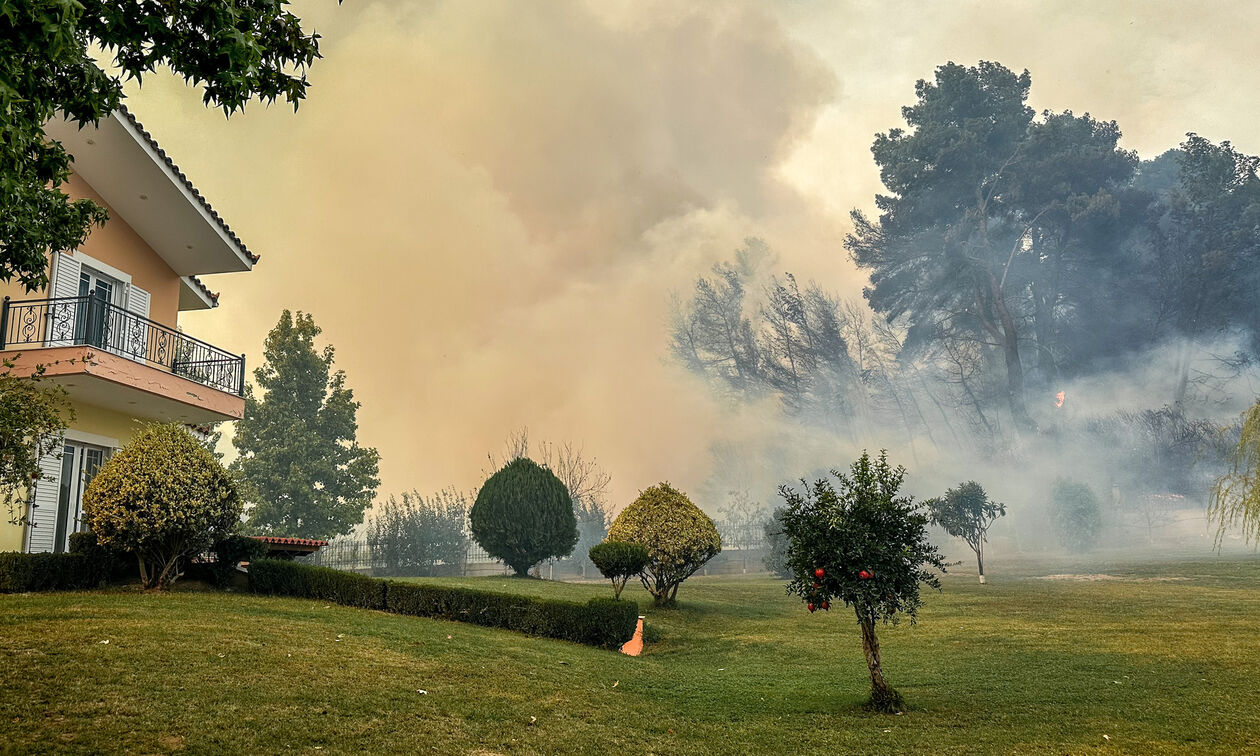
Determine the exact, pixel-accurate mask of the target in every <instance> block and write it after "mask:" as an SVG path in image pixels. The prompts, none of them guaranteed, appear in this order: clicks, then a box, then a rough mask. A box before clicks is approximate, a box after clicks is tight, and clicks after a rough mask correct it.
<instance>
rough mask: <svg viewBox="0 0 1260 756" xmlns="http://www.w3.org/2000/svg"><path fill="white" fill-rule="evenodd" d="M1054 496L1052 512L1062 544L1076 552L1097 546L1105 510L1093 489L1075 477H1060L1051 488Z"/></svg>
mask: <svg viewBox="0 0 1260 756" xmlns="http://www.w3.org/2000/svg"><path fill="white" fill-rule="evenodd" d="M1051 499H1052V502H1051V507H1050V514H1051V516H1052V517H1053V519H1054V526H1055V530H1056V532H1057V533H1058V536H1059V544H1060V545H1062V546H1063V548H1065V549H1067V550H1068V551H1075V552H1084V551H1090V550H1091V549H1093V548H1094V547H1095V546H1097V545H1098V538H1099V536H1100V534H1101V530H1102V513H1101V511H1100V510H1099V507H1098V497H1097V496H1095V495H1094V491H1093V489H1091V488H1090V487H1089V486H1087V485H1085V484H1084V483H1080V482H1078V481H1075V480H1070V479H1068V478H1059V479H1058V480H1056V481H1055V482H1054V487H1053V488H1052V489H1051Z"/></svg>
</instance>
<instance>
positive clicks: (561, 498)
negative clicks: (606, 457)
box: [468, 457, 578, 576]
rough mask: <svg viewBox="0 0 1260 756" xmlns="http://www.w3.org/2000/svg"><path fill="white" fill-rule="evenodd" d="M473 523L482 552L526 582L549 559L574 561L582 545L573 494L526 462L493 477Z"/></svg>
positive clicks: (481, 496)
mask: <svg viewBox="0 0 1260 756" xmlns="http://www.w3.org/2000/svg"><path fill="white" fill-rule="evenodd" d="M468 520H469V524H470V525H471V527H472V534H473V538H474V539H475V540H476V541H477V543H479V544H481V548H483V549H485V550H486V553H488V554H490V555H491V556H493V557H496V558H498V559H501V560H503V562H504V563H505V564H507V565H508V566H510V567H511V568H512V569H513V570H515V572H516V574H517V575H522V576H523V575H527V574H529V568H530V567H533V566H534V565H535V564H538V563H539V562H541V561H542V560H544V559H548V558H551V557H564V556H568V555H569V554H570V553H571V552H572V551H573V546H574V545H575V544H577V541H578V527H577V518H576V517H575V516H574V514H573V500H572V499H571V498H570V497H569V489H567V488H565V486H564V483H562V482H560V479H559V478H557V477H556V476H555V474H554V473H552V472H551V471H550V470H548V469H547V468H545V467H540V466H539V465H538V464H537V463H535V462H534V461H533V460H530V459H527V458H525V457H517V458H516V459H514V460H512V461H511V462H508V463H507V464H506V465H504V466H503V468H502V469H500V470H499V471H498V472H496V473H495V474H494V475H491V476H490V479H489V480H487V481H486V482H485V484H484V485H482V487H481V491H479V492H478V493H477V500H476V501H475V502H474V503H473V506H472V510H471V511H470V512H469V513H468Z"/></svg>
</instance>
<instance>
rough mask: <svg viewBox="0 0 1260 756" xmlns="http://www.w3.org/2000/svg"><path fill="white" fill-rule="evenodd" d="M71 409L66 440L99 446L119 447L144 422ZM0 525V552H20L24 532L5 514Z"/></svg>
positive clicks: (88, 407)
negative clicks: (72, 414) (72, 416)
mask: <svg viewBox="0 0 1260 756" xmlns="http://www.w3.org/2000/svg"><path fill="white" fill-rule="evenodd" d="M71 404H72V405H73V406H74V411H75V419H74V422H72V423H71V424H70V428H69V429H67V431H66V436H67V438H70V439H71V440H75V439H76V437H77V439H78V440H80V441H83V442H85V443H91V444H98V445H103V446H110V447H113V448H118V447H122V446H124V445H126V443H127V442H128V441H130V440H131V439H132V438H135V435H136V433H138V432H139V431H140V429H141V428H142V427H144V425H143V423H142V422H141V421H139V420H136V419H135V418H134V417H131V416H130V415H126V414H124V413H121V412H112V411H110V410H107V409H103V408H101V407H95V406H93V405H90V404H80V403H78V402H73V401H72V402H71ZM0 514H3V515H4V518H3V522H0V551H21V550H22V547H23V543H24V541H25V534H26V531H25V529H24V528H23V527H22V526H20V525H13V524H11V523H10V522H9V521H8V513H7V512H3V513H0Z"/></svg>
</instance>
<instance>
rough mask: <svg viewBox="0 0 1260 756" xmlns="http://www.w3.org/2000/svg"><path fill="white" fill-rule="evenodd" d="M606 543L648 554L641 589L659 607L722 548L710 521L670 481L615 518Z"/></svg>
mask: <svg viewBox="0 0 1260 756" xmlns="http://www.w3.org/2000/svg"><path fill="white" fill-rule="evenodd" d="M608 540H610V541H626V542H629V543H637V544H639V545H641V546H643V547H644V548H646V549H647V550H648V563H647V566H646V567H644V568H643V574H642V576H641V577H642V580H643V587H644V588H646V589H647V590H648V592H649V593H651V594H652V597H653V598H654V599H655V603H656V605H657V606H669V605H672V604H673V603H674V601H675V599H676V598H677V596H678V586H679V585H681V584H682V581H684V580H686V579H687V578H689V577H691V576H692V575H694V574H695V573H696V571H697V570H699V569H700V568H701V567H703V566H704V563H705V562H707V561H709V560H710V559H712V558H713V557H714V556H715V555H716V554H717V553H718V552H719V551H721V550H722V538H721V537H720V536H719V535H718V531H717V527H716V526H714V524H713V520H711V519H709V516H708V515H706V514H705V513H704V512H701V511H700V508H699V507H697V506H696V505H695V504H692V503H691V500H690V499H688V498H687V495H686V494H684V493H683V492H681V491H679V490H677V489H676V488H674V487H673V486H671V485H670V484H668V483H661V484H660V485H658V486H652V487H651V488H649V489H647V490H646V491H644V492H643V493H641V494H639V498H637V499H635V500H634V503H633V504H631V505H630V506H628V507H626V508H625V510H624V511H623V512H622V513H621V514H619V515H617V519H616V520H615V521H613V524H612V527H611V528H609V529H608Z"/></svg>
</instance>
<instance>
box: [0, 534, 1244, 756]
mask: <svg viewBox="0 0 1260 756" xmlns="http://www.w3.org/2000/svg"><path fill="white" fill-rule="evenodd" d="M1103 567H1104V568H1105V569H1098V568H1097V566H1095V568H1091V570H1090V571H1093V572H1104V571H1105V572H1106V573H1107V574H1108V575H1110V576H1112V577H1113V578H1115V579H1104V580H1077V579H1049V580H1048V579H1042V578H1040V577H1038V576H1037V574H1036V573H1037V572H1038V571H1041V572H1047V571H1050V572H1053V573H1063V572H1068V571H1069V570H1066V569H1063V567H1062V566H1061V565H1050V566H1046V567H1043V568H1042V569H1041V570H1037V569H1027V568H1022V569H1020V570H1016V569H1014V568H1013V567H1009V566H1004V565H1001V564H1000V563H995V564H993V565H992V566H991V573H992V574H991V576H990V577H991V582H990V584H989V585H987V586H983V587H982V586H979V585H976V584H975V583H974V582H973V581H974V576H972V577H966V576H962V575H958V576H953V575H951V576H949V577H947V578H946V581H945V590H944V592H943V593H941V594H932V595H930V596H929V597H928V603H927V606H926V607H925V609H924V610H923V612H922V613H921V615H920V622H919V624H918V625H915V626H909V625H901V626H898V627H896V628H887V629H884V630H883V631H882V634H881V641H882V644H883V649H884V664H885V672H886V674H887V675H888V676H889V679H890V681H891V682H892V683H893V684H894V685H896V686H897V687H898V688H899V689H900V690H901V692H902V693H903V694H905V696H906V699H907V701H908V703H909V705H910V707H911V710H910V711H909V712H907V713H906V714H904V715H899V716H886V715H871V714H867V713H865V712H863V711H861V709H860V705H861V703H862V701H863V699H864V697H865V693H866V678H865V665H864V662H863V661H862V654H861V649H860V645H859V638H858V634H857V629H856V627H855V623H854V622H853V621H852V619H851V616H850V615H849V614H847V613H846V612H844V611H837V610H833V611H832V612H830V613H829V614H823V613H818V614H814V615H810V614H808V613H806V612H805V611H804V610H803V609H802V607H801V605H800V603H799V602H798V601H796V600H794V599H791V598H789V597H788V596H786V595H784V593H783V588H782V585H781V584H780V583H778V582H776V581H772V580H769V579H745V578H693V579H692V580H690V581H688V582H687V583H686V584H685V585H684V586H683V588H682V590H681V591H680V592H679V599H680V602H681V603H682V606H681V607H680V608H679V609H677V610H671V611H653V610H651V609H650V608H648V601H647V597H646V594H645V593H644V592H643V591H642V589H640V588H637V587H636V588H634V589H631V588H627V591H626V593H627V595H628V596H629V597H630V598H632V599H635V600H638V601H640V603H641V606H643V607H644V608H645V609H647V611H646V613H647V615H648V622H649V624H652V625H655V626H656V627H657V628H658V629H659V630H660V632H661V635H662V639H661V641H660V642H659V643H656V644H653V645H650V646H649V647H648V648H647V650H646V651H645V653H644V655H643V656H642V657H640V658H638V659H632V658H629V657H624V656H621V655H619V654H615V653H610V652H605V651H599V650H595V649H590V648H586V647H582V646H577V645H574V644H568V643H563V642H560V641H551V640H543V639H535V638H528V637H525V636H521V635H516V634H513V633H510V632H506V631H499V630H490V629H483V628H478V627H474V626H470V625H463V624H458V623H448V622H442V621H437V620H426V619H419V618H409V617H399V616H392V615H386V614H383V613H378V612H369V611H363V610H356V609H348V608H344V607H339V606H330V605H327V604H323V603H318V602H311V601H302V600H295V599H271V598H261V597H255V596H249V595H240V594H223V593H212V592H208V593H197V592H174V593H170V594H166V595H162V594H152V593H139V592H130V591H122V590H119V591H115V592H107V593H92V594H88V593H67V594H40V595H9V596H0V657H2V658H0V750H11V751H20V752H48V751H58V752H62V751H70V752H75V751H78V752H100V751H128V752H142V753H146V752H147V753H162V752H170V751H176V750H183V751H185V752H192V753H212V752H238V753H241V752H255V753H257V752H268V753H270V752H276V751H283V750H292V751H298V752H308V753H314V752H316V751H318V752H320V753H348V752H358V751H389V752H411V753H470V754H494V753H592V754H604V753H661V754H666V753H668V754H676V753H687V754H708V753H748V754H761V753H773V752H779V753H810V752H813V753H923V754H950V753H1045V754H1051V753H1053V754H1063V753H1071V754H1086V753H1100V754H1101V753H1140V754H1158V753H1213V754H1217V753H1248V752H1252V753H1260V560H1256V559H1254V558H1251V559H1241V560H1239V559H1233V560H1225V559H1203V560H1195V561H1178V562H1174V563H1159V564H1145V565H1142V564H1107V565H1104V566H1103ZM1076 571H1077V572H1080V571H1082V570H1079V569H1078V570H1076ZM443 582H447V583H461V584H467V585H474V586H481V587H486V588H491V589H496V590H504V589H507V590H513V591H519V592H522V593H530V594H535V595H546V596H557V597H569V598H574V599H585V598H589V597H591V596H599V595H605V594H606V593H608V592H610V591H611V589H610V588H608V587H606V586H604V585H596V584H584V585H574V584H561V583H550V582H543V581H529V580H517V579H509V578H475V579H464V580H446V581H443ZM106 640H108V641H109V642H108V643H104V641H106ZM421 690H424V691H426V692H425V693H421V692H420V691H421Z"/></svg>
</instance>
